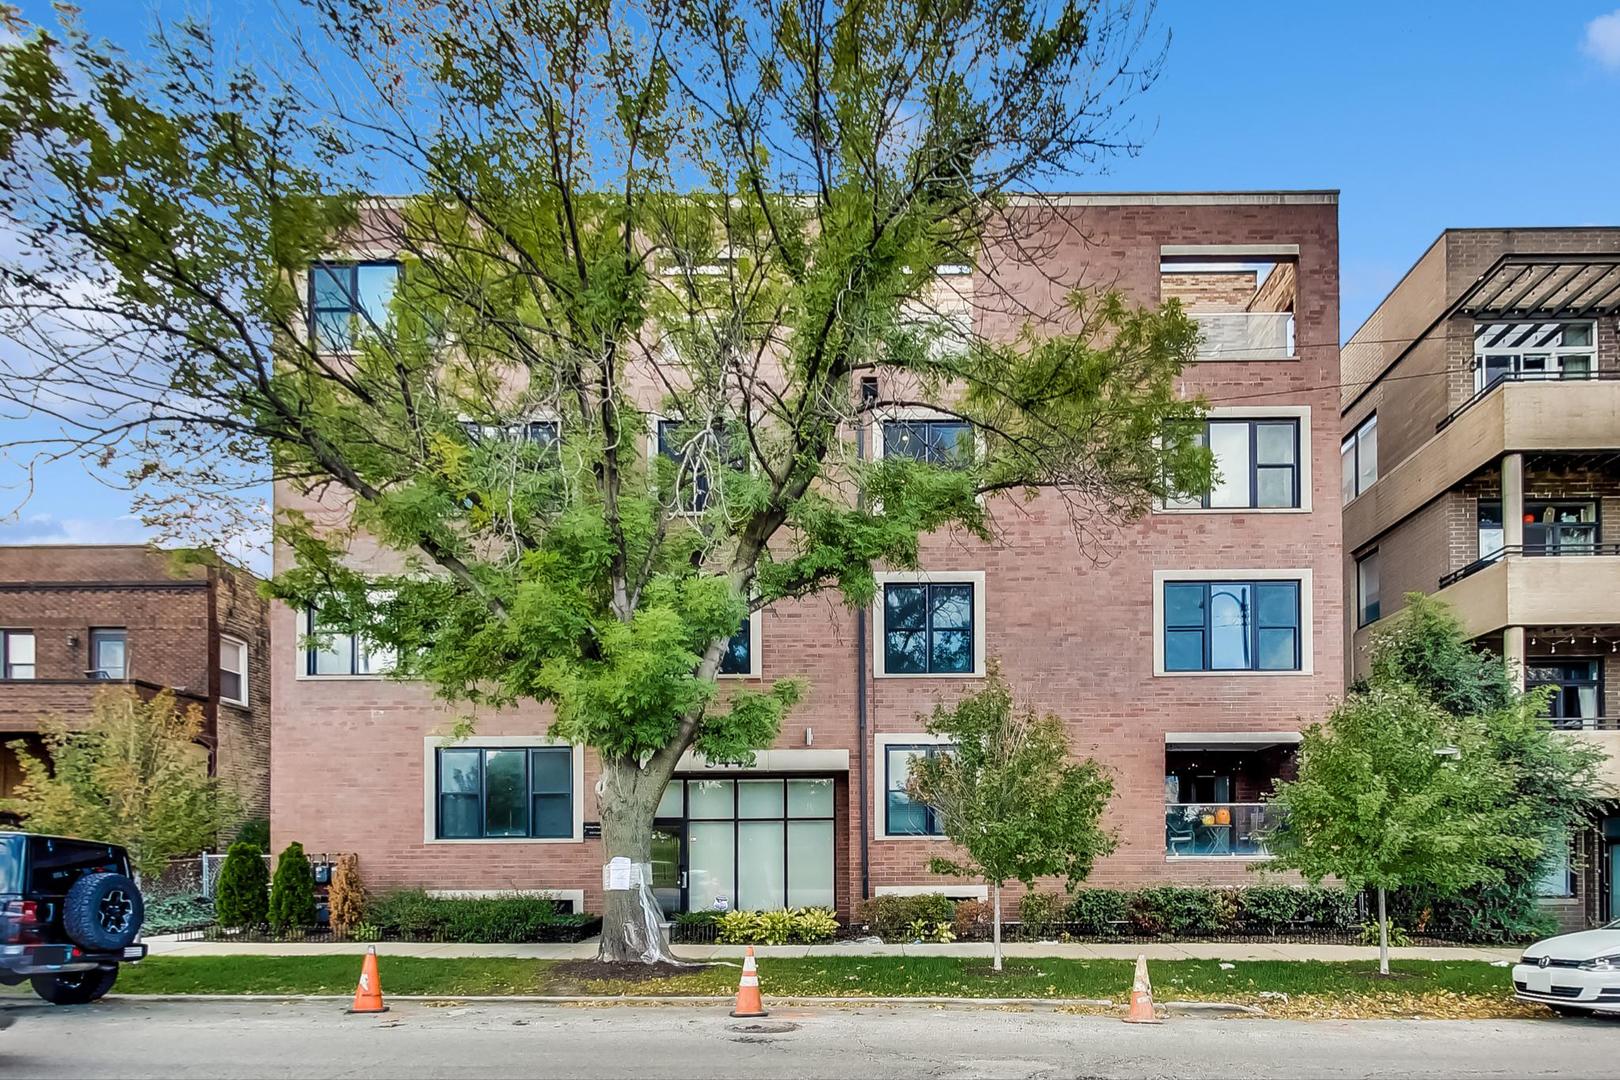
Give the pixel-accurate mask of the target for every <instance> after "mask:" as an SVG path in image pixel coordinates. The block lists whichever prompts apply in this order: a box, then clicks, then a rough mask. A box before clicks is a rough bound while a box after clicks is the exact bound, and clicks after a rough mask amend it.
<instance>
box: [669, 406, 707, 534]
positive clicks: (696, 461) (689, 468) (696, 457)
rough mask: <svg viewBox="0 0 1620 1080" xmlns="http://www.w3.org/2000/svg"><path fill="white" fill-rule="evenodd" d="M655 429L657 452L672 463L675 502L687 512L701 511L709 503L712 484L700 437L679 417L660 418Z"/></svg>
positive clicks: (696, 512)
mask: <svg viewBox="0 0 1620 1080" xmlns="http://www.w3.org/2000/svg"><path fill="white" fill-rule="evenodd" d="M657 431H658V453H659V455H660V456H662V457H666V458H668V459H669V460H670V461H673V462H674V463H675V470H676V476H675V486H676V505H677V506H678V507H679V508H680V509H681V510H683V511H685V512H687V513H691V514H698V513H702V512H703V511H704V510H706V509H708V506H709V494H710V487H711V484H710V480H709V467H708V464H707V463H706V462H705V460H704V455H703V451H702V448H701V446H700V445H698V444H699V442H700V441H701V440H698V439H696V438H695V437H694V435H693V433H692V432H690V431H688V430H686V426H685V425H684V424H683V423H682V422H681V421H679V420H660V421H658V428H657Z"/></svg>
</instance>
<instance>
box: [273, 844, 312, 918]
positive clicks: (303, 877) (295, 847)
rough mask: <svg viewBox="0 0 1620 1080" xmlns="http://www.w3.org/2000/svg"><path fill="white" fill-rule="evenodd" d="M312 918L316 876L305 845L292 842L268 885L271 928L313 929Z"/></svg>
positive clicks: (279, 860) (278, 860) (282, 855)
mask: <svg viewBox="0 0 1620 1080" xmlns="http://www.w3.org/2000/svg"><path fill="white" fill-rule="evenodd" d="M315 917H316V916H315V874H314V872H313V871H312V870H311V869H310V867H309V859H307V858H306V857H305V856H304V845H303V844H300V843H299V842H298V841H296V840H294V841H293V842H292V843H290V844H288V845H287V849H286V850H285V851H283V852H282V853H281V858H279V859H277V860H276V876H275V879H274V880H273V881H271V882H270V927H271V929H273V930H288V929H291V928H293V927H305V926H314V925H315Z"/></svg>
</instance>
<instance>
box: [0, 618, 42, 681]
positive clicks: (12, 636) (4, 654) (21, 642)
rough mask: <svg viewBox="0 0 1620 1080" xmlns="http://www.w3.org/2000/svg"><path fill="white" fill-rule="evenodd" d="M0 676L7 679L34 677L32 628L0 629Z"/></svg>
mask: <svg viewBox="0 0 1620 1080" xmlns="http://www.w3.org/2000/svg"><path fill="white" fill-rule="evenodd" d="M0 676H3V677H5V678H7V679H32V678H33V677H34V632H33V631H32V630H0Z"/></svg>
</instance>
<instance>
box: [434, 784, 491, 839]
mask: <svg viewBox="0 0 1620 1080" xmlns="http://www.w3.org/2000/svg"><path fill="white" fill-rule="evenodd" d="M480 824H481V823H480V822H479V820H478V796H477V795H441V796H439V835H440V836H442V837H444V838H446V839H450V840H467V839H476V838H477V837H479V836H482V835H483V833H482V832H481V831H480V829H479V826H480Z"/></svg>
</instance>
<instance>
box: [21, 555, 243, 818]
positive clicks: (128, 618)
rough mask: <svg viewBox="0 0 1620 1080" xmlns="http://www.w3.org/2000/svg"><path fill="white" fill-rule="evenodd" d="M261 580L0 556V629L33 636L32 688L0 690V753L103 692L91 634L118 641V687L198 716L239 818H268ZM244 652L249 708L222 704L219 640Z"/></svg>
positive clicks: (98, 561) (219, 570)
mask: <svg viewBox="0 0 1620 1080" xmlns="http://www.w3.org/2000/svg"><path fill="white" fill-rule="evenodd" d="M257 590H258V579H257V578H255V577H254V576H253V575H252V574H249V573H248V572H247V571H245V570H241V569H238V568H235V567H231V566H227V565H224V564H220V565H217V566H203V565H198V564H196V563H188V564H182V563H180V562H179V561H178V560H177V559H176V558H175V557H174V555H173V554H172V553H169V552H164V551H155V550H153V549H151V548H147V547H142V546H135V545H88V546H65V545H44V546H35V547H0V629H8V630H26V631H31V632H32V634H33V640H34V649H35V663H34V673H33V677H32V678H30V679H16V680H10V679H8V680H0V741H4V742H10V741H14V740H16V739H19V738H20V739H22V741H24V742H30V743H34V744H35V745H36V746H37V740H35V739H33V738H30V737H29V736H31V735H32V734H33V733H35V732H37V731H38V730H39V719H40V717H41V716H42V715H47V714H48V715H54V716H59V717H63V718H65V719H67V720H68V721H69V722H70V723H72V722H75V721H78V720H80V719H82V718H84V717H87V716H88V714H89V708H90V701H91V699H92V698H93V697H94V696H95V694H96V693H97V692H98V691H100V690H102V689H104V688H105V687H106V686H108V685H109V683H108V681H107V680H105V679H100V678H92V677H90V675H89V672H90V670H91V666H92V663H93V661H92V657H91V652H90V641H91V631H92V630H94V629H121V630H123V631H124V633H125V640H126V661H125V671H124V680H125V681H126V682H127V683H128V684H129V685H131V686H133V687H134V688H135V689H136V691H137V692H139V693H141V694H142V695H143V696H150V695H151V694H153V693H156V692H157V691H158V690H160V689H165V688H168V689H173V690H174V691H175V693H176V695H177V697H178V698H179V701H180V703H181V704H182V705H185V704H187V703H196V704H199V705H201V706H202V708H203V713H204V717H205V730H204V741H205V742H206V743H207V745H208V746H209V749H210V751H211V755H210V756H211V760H212V763H213V765H214V767H215V769H216V770H217V772H218V774H219V775H220V776H221V777H223V778H225V780H226V781H227V782H228V783H229V784H230V786H231V787H232V788H233V789H234V790H235V791H236V793H237V794H238V796H239V798H240V799H241V802H242V809H243V813H244V815H245V816H247V817H263V816H266V815H267V814H268V813H269V808H270V780H269V768H270V729H269V718H270V707H269V705H270V680H269V671H268V667H267V665H266V663H265V658H266V657H267V656H268V655H269V629H268V626H267V623H266V605H265V601H264V600H263V598H261V597H260V596H259V594H258V591H257ZM222 634H225V635H229V636H231V637H234V638H236V639H237V640H239V641H243V642H245V643H246V644H247V646H248V658H249V659H248V664H249V671H248V675H247V678H248V683H249V690H248V704H247V706H246V707H242V706H238V705H234V704H231V703H229V702H226V701H222V700H221V699H220V696H219V639H220V636H221V635H222ZM16 779H17V776H16V760H15V754H14V752H13V751H11V750H10V749H9V748H8V749H6V750H4V751H3V752H0V784H3V788H0V790H3V791H5V792H9V791H10V789H11V785H12V784H13V783H15V781H16Z"/></svg>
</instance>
